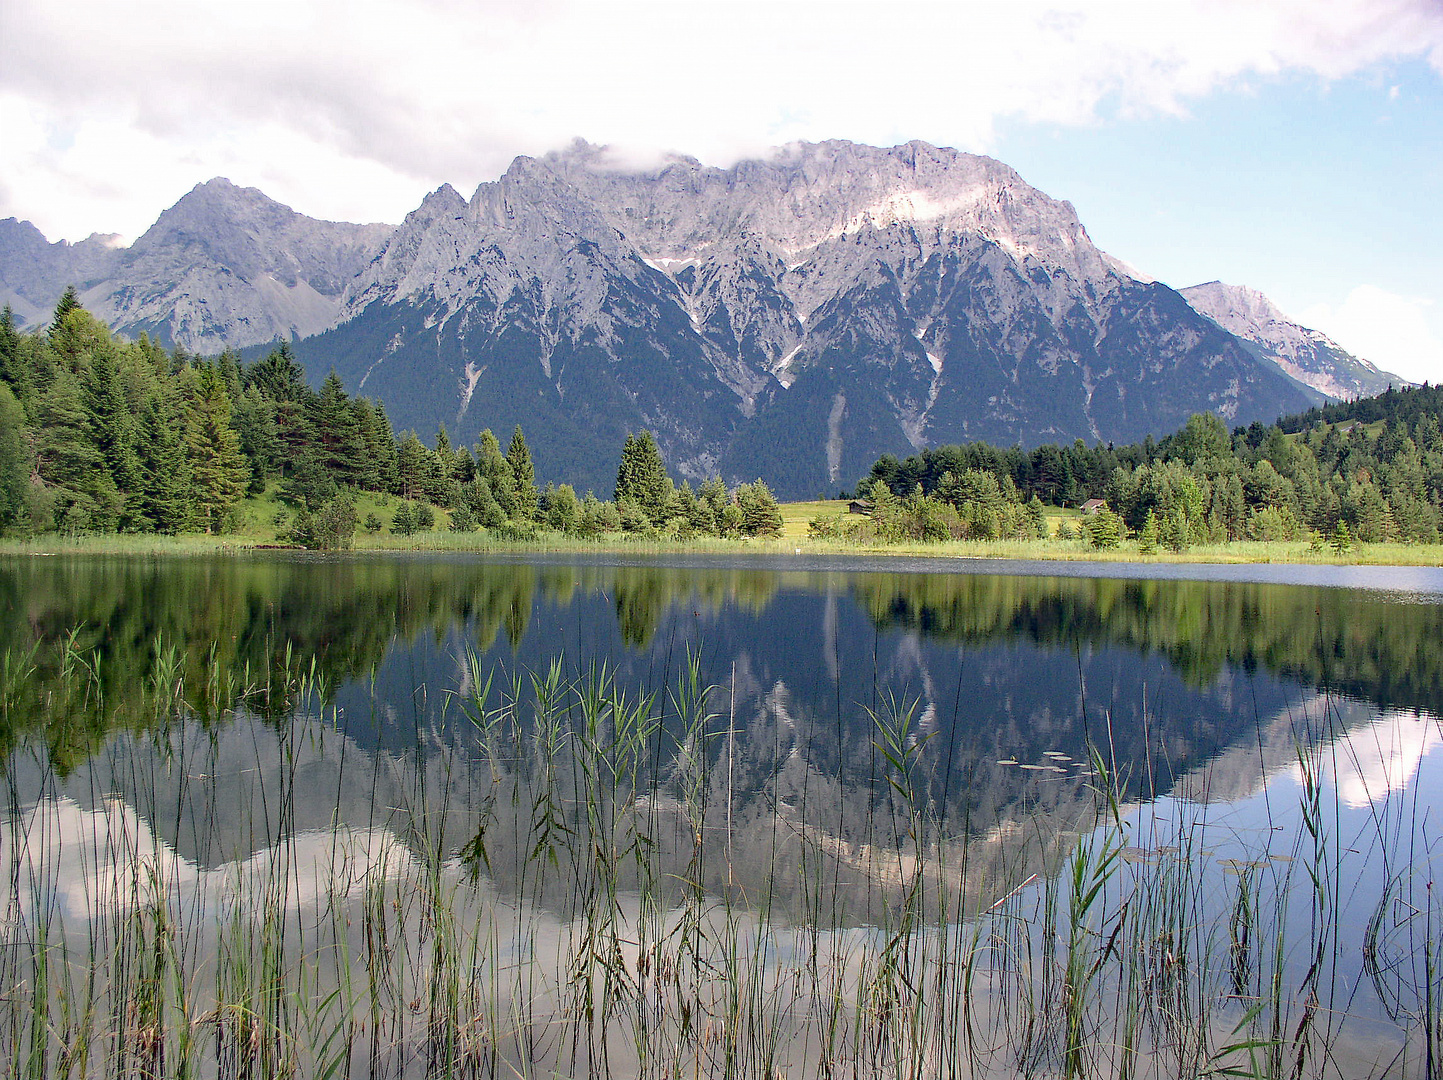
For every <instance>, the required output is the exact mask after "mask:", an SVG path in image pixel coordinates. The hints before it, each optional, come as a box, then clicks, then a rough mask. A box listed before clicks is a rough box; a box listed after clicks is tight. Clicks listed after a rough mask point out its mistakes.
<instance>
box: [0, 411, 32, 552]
mask: <svg viewBox="0 0 1443 1080" xmlns="http://www.w3.org/2000/svg"><path fill="white" fill-rule="evenodd" d="M27 434H28V432H27V429H26V427H25V410H24V409H22V408H21V407H20V401H19V399H18V398H16V397H15V395H14V394H13V393H11V391H10V387H8V386H6V385H5V384H4V383H3V382H0V531H3V530H5V529H7V528H10V527H12V526H15V525H18V524H20V522H21V515H22V513H23V512H24V510H25V493H26V491H27V490H28V488H29V486H30V468H31V462H30V446H29V441H28V439H27Z"/></svg>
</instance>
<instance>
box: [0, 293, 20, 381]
mask: <svg viewBox="0 0 1443 1080" xmlns="http://www.w3.org/2000/svg"><path fill="white" fill-rule="evenodd" d="M19 348H20V333H19V331H18V330H17V329H16V327H15V312H14V311H12V310H11V309H10V305H9V304H6V305H5V308H4V310H3V311H0V382H3V383H8V384H9V385H11V386H14V385H15V384H16V382H18V381H19V380H18V371H17V369H16V359H17V358H16V352H17V351H18V350H19Z"/></svg>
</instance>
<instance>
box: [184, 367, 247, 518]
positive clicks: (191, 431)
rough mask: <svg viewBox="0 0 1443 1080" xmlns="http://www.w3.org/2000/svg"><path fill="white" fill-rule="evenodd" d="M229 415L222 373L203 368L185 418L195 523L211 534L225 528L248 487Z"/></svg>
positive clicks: (238, 445) (228, 400)
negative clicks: (194, 395)
mask: <svg viewBox="0 0 1443 1080" xmlns="http://www.w3.org/2000/svg"><path fill="white" fill-rule="evenodd" d="M230 416H231V408H230V398H229V397H227V396H226V392H225V384H224V382H223V381H222V380H221V377H220V375H219V374H218V373H217V372H216V371H215V369H214V368H208V367H207V368H201V369H200V370H199V372H198V380H197V384H196V398H195V400H194V401H193V402H191V405H190V410H189V414H188V415H187V417H186V430H185V445H186V455H187V457H188V458H189V459H190V467H191V473H192V476H193V481H194V491H195V511H196V522H197V524H198V525H199V526H200V527H201V528H202V529H204V530H205V531H206V532H208V533H216V532H220V531H221V530H222V529H224V528H225V525H226V521H227V519H228V518H229V517H230V513H231V511H232V510H233V509H235V506H236V504H237V503H238V502H240V500H241V497H242V496H243V495H244V494H245V489H246V482H247V473H248V468H247V465H246V460H245V458H244V457H243V456H242V455H241V452H240V436H239V435H237V434H236V431H235V428H234V427H232V426H231V422H230Z"/></svg>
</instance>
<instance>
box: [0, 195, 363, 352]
mask: <svg viewBox="0 0 1443 1080" xmlns="http://www.w3.org/2000/svg"><path fill="white" fill-rule="evenodd" d="M391 231H392V229H391V226H389V225H350V224H345V223H342V222H334V221H317V220H315V219H314V218H308V217H306V216H305V215H303V214H298V213H296V212H295V211H294V210H292V209H290V207H287V206H282V205H281V204H280V203H278V202H275V201H274V200H272V199H270V198H267V197H266V196H265V195H264V194H262V193H261V192H260V191H258V190H256V189H255V188H242V187H237V186H236V185H234V184H232V183H231V182H230V181H229V180H225V179H219V178H218V179H215V180H211V181H209V182H208V183H205V184H199V185H197V186H196V187H195V188H194V189H193V190H192V191H190V192H189V193H188V194H187V195H185V196H184V197H183V198H182V199H181V200H180V201H179V202H177V203H176V204H175V205H174V206H172V207H171V208H170V209H169V210H166V211H165V212H164V213H163V214H161V215H160V217H159V218H158V219H157V220H156V223H155V224H154V225H152V226H151V227H150V228H149V229H148V230H146V232H145V234H144V235H142V236H141V237H140V238H139V239H138V240H136V241H135V243H134V244H132V245H131V246H129V247H121V246H119V245H118V244H117V243H116V242H115V238H113V237H92V238H91V239H89V240H86V241H84V242H82V243H80V244H75V245H71V244H63V243H62V244H46V243H45V240H44V237H42V236H40V233H39V232H38V230H36V229H35V227H34V226H33V225H30V224H29V223H28V222H25V223H18V222H13V220H12V221H10V222H3V223H0V251H3V252H4V253H3V254H0V282H3V285H4V288H5V292H6V297H7V299H9V298H10V297H12V296H13V297H14V299H13V300H11V302H12V303H14V304H15V308H16V313H17V315H18V316H19V318H20V319H21V320H22V321H23V322H26V323H34V322H40V321H43V319H44V318H45V317H47V316H48V314H49V309H51V308H53V307H54V305H55V301H56V299H57V298H58V297H59V295H60V293H61V292H62V291H63V290H64V288H65V286H66V285H75V286H76V287H77V288H78V289H79V290H80V294H81V302H82V303H83V304H85V306H86V307H87V308H88V309H89V310H90V311H91V313H92V314H94V315H95V316H96V317H97V318H99V319H102V320H103V321H104V322H106V323H107V324H109V325H110V326H111V327H112V328H113V329H115V330H117V331H118V332H120V333H123V334H129V335H132V336H134V335H136V334H139V333H142V332H144V333H148V334H150V335H151V336H152V337H153V338H156V339H158V340H160V341H161V342H162V343H163V344H165V345H167V346H169V345H180V346H182V347H184V348H186V349H190V350H192V351H194V352H203V353H214V352H219V351H220V350H222V349H224V348H226V347H227V346H230V347H233V348H240V347H244V346H246V345H256V344H261V343H264V342H269V341H275V340H277V339H278V338H283V337H304V336H307V335H310V334H315V333H319V332H320V331H322V330H325V329H328V328H329V327H331V326H334V325H335V324H336V321H337V318H338V316H339V314H340V310H341V294H342V292H343V291H344V290H345V287H346V285H347V284H349V283H350V281H351V280H352V279H353V278H355V276H356V275H357V274H358V273H360V272H361V270H362V268H363V267H364V266H365V265H366V263H367V262H369V261H370V258H371V256H372V255H373V254H374V253H375V251H376V249H377V248H378V247H379V246H380V245H381V243H382V242H383V241H384V240H385V239H386V237H388V236H389V235H390V234H391ZM37 240H38V244H37ZM12 251H13V252H14V255H13V256H12V255H11V252H12ZM17 301H19V302H17ZM22 304H23V306H22Z"/></svg>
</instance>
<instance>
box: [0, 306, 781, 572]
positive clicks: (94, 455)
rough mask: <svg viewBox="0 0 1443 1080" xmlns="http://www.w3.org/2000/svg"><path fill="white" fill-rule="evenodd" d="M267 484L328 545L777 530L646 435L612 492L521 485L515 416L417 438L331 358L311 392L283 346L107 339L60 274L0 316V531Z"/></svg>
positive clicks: (46, 526)
mask: <svg viewBox="0 0 1443 1080" xmlns="http://www.w3.org/2000/svg"><path fill="white" fill-rule="evenodd" d="M272 485H275V486H276V488H275V489H276V490H277V492H278V494H279V496H280V498H281V499H282V500H283V501H284V502H285V503H286V504H287V505H288V507H289V508H290V512H289V515H288V517H287V520H286V522H285V536H286V537H287V538H289V539H291V540H293V541H294V542H297V543H300V544H303V545H305V546H308V547H336V546H345V545H347V544H349V543H350V541H351V538H352V537H353V536H354V534H355V533H356V531H357V529H358V528H361V527H362V526H364V527H365V528H366V529H368V530H369V531H372V532H378V531H380V530H381V529H383V528H387V527H389V528H390V530H391V531H393V532H396V533H402V534H408V533H412V532H416V531H420V530H426V529H431V528H434V527H436V525H437V523H438V516H437V513H436V509H437V508H440V509H443V510H445V511H448V512H449V527H450V528H451V529H453V530H456V531H463V532H465V531H475V530H478V529H489V530H493V531H496V532H498V533H501V534H503V535H507V536H509V537H512V538H518V539H519V538H525V537H528V536H532V535H535V534H536V533H537V532H538V531H539V530H542V529H549V530H554V531H557V532H563V533H568V534H571V535H576V536H583V537H589V536H598V535H600V534H603V533H607V532H618V531H623V532H628V533H634V534H640V535H648V536H663V535H665V536H670V537H675V538H679V539H686V538H688V537H693V536H700V535H719V536H768V535H776V534H777V533H779V532H780V529H781V514H780V511H779V509H778V507H777V504H776V500H775V499H774V498H773V497H772V494H771V491H770V490H769V489H768V488H767V486H766V484H764V483H763V482H762V481H760V480H758V481H756V482H755V483H753V484H742V485H740V486H739V487H737V488H735V489H733V490H729V489H728V488H727V487H726V485H725V484H724V483H722V481H721V480H720V479H713V480H710V481H708V482H707V483H705V484H703V485H702V486H701V487H700V489H698V490H695V491H693V490H692V488H691V486H690V485H689V484H688V483H683V484H682V485H681V486H680V487H679V488H678V487H677V486H675V485H674V484H673V482H672V480H671V478H670V476H669V475H668V474H667V471H666V466H665V463H664V462H663V461H662V458H661V454H660V451H659V450H658V449H657V445H656V441H655V439H653V437H652V436H651V433H650V432H642V433H641V434H640V435H633V436H631V437H629V438H628V439H627V443H626V446H625V447H624V448H623V450H622V456H621V466H620V469H619V471H618V475H617V482H616V490H615V492H614V498H613V499H611V500H603V499H598V498H597V497H596V496H595V495H593V494H592V493H591V492H587V493H586V495H584V496H580V497H578V495H577V493H576V491H575V490H574V489H573V488H572V487H571V485H569V484H562V485H560V486H556V485H553V484H548V485H547V486H546V488H545V489H544V490H538V489H537V486H536V478H535V469H534V466H533V464H532V459H531V451H530V448H529V447H528V446H527V444H526V439H525V436H524V435H523V433H522V431H521V428H520V426H518V427H517V428H516V430H515V431H514V433H513V434H512V436H511V441H510V443H509V445H508V446H507V448H506V450H505V452H504V453H503V452H502V450H501V445H500V442H499V440H498V439H497V438H496V437H495V436H494V435H493V434H492V433H491V432H490V431H489V430H488V431H483V432H482V433H481V437H480V439H479V441H478V442H477V444H476V446H475V447H474V448H466V447H460V448H454V447H453V446H452V445H451V442H450V439H449V437H448V436H447V433H446V430H445V428H444V427H442V428H441V430H440V431H438V432H437V435H436V439H435V446H434V447H430V446H427V445H425V444H424V443H423V442H422V441H421V440H420V438H419V437H418V436H417V435H416V433H415V432H409V431H408V432H405V433H404V434H402V435H401V436H399V437H398V436H397V435H396V434H395V433H394V432H393V430H392V428H391V423H390V420H389V419H388V418H387V416H386V410H385V407H384V406H383V405H382V404H381V403H380V402H378V401H377V402H373V401H370V400H368V399H366V398H363V397H351V396H349V395H348V394H347V393H346V391H345V389H344V387H343V386H342V385H341V381H340V379H339V378H338V377H337V376H336V374H335V372H334V371H332V372H331V373H330V375H328V376H327V378H326V379H325V381H324V382H323V383H322V385H321V388H320V390H319V391H316V390H313V389H312V388H311V387H310V385H309V384H308V383H307V381H306V378H305V372H304V370H303V368H302V366H301V364H300V362H299V361H298V360H297V358H296V356H295V355H294V353H293V351H292V349H291V347H290V345H289V344H288V343H286V342H282V343H281V344H280V345H278V346H277V347H276V348H275V349H273V350H272V351H271V352H270V354H269V355H267V356H266V357H265V358H264V359H262V360H260V361H258V362H256V363H255V364H253V365H250V366H246V365H245V364H243V363H242V362H241V361H240V360H239V359H238V358H237V357H236V356H235V354H234V353H231V352H229V351H227V352H224V353H222V354H221V355H220V356H218V357H214V358H201V357H196V356H192V355H189V354H187V353H186V352H184V351H183V350H180V349H177V350H174V351H173V352H167V351H166V350H164V349H162V348H160V347H159V346H158V345H157V344H156V343H154V342H153V341H151V340H150V339H149V338H148V337H147V336H146V335H144V334H142V335H141V336H140V338H139V339H138V340H137V341H134V342H130V341H124V340H121V339H118V338H115V337H113V336H112V335H111V334H110V333H109V331H108V330H107V329H106V327H105V326H104V325H102V324H101V323H100V322H98V321H97V320H96V319H95V318H93V317H92V316H91V315H90V314H89V313H88V312H87V311H86V310H85V309H84V308H83V307H82V306H81V305H80V302H79V300H78V298H77V296H76V293H75V290H74V289H73V288H72V289H68V290H66V292H65V295H64V296H63V297H62V298H61V300H60V302H59V304H58V305H57V306H56V309H55V315H54V318H53V319H52V321H51V323H50V325H49V326H48V327H45V328H42V329H39V330H37V331H35V332H33V333H30V334H21V333H19V332H18V330H17V329H16V323H15V318H14V315H13V313H12V312H11V310H10V309H9V307H8V306H7V307H6V308H5V309H4V311H3V313H0V531H3V532H4V533H6V534H9V535H36V534H43V533H48V532H57V531H58V532H62V533H67V534H78V533H114V532H123V533H164V534H176V533H183V532H206V533H223V532H226V531H228V530H229V529H231V528H233V527H234V526H235V524H236V520H237V513H238V511H239V509H240V507H241V506H242V503H243V500H244V499H245V498H246V496H247V495H259V494H261V493H262V492H265V491H266V490H268V489H269V488H271V487H272ZM363 492H371V493H375V494H377V495H378V496H380V497H382V499H383V500H384V501H385V503H386V504H387V505H388V506H391V505H394V509H393V510H392V511H391V513H390V521H389V522H385V521H382V520H381V518H380V517H379V515H378V514H377V513H375V512H372V513H370V514H368V515H367V519H366V520H365V521H364V522H361V521H360V520H359V519H358V511H357V508H356V507H357V501H358V498H357V497H358V495H359V494H360V493H363Z"/></svg>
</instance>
